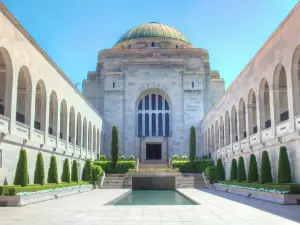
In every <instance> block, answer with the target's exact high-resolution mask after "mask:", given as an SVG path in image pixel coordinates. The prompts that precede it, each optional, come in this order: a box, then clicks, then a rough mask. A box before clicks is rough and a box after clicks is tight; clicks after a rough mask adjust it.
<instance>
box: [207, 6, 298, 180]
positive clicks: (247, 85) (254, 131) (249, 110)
mask: <svg viewBox="0 0 300 225" xmlns="http://www.w3.org/2000/svg"><path fill="white" fill-rule="evenodd" d="M201 133H202V136H203V137H204V146H203V147H204V152H206V153H211V154H212V155H213V157H214V158H215V159H216V158H222V160H223V163H224V166H225V169H226V177H227V178H228V179H229V175H230V166H231V161H232V159H233V158H236V159H238V158H239V157H241V156H242V157H243V158H244V161H245V165H246V168H248V164H249V157H250V155H251V154H255V155H256V158H257V160H258V166H259V167H260V163H261V153H262V151H268V153H269V157H270V161H271V166H272V173H273V179H274V180H275V181H276V179H277V170H278V168H277V167H278V157H279V148H280V146H286V147H287V150H288V155H289V159H290V163H291V168H292V178H293V181H294V182H298V183H299V182H300V164H299V163H298V162H299V161H300V151H299V150H300V3H298V4H297V5H296V6H295V7H294V9H293V10H292V12H291V13H290V14H289V15H288V16H287V18H286V19H285V20H284V21H283V22H282V23H281V24H280V26H279V27H278V28H277V29H276V31H275V32H274V33H273V34H272V35H271V37H270V38H269V39H268V40H267V42H266V43H265V44H264V45H263V47H262V48H261V49H260V50H259V51H258V53H257V54H256V55H255V56H254V58H253V59H252V60H251V61H250V62H249V63H248V65H247V66H246V67H245V68H244V69H243V71H242V72H241V73H240V74H239V76H238V77H237V78H236V80H235V81H234V82H233V83H232V84H231V85H230V87H229V88H228V89H227V90H226V92H225V93H224V95H223V96H222V97H221V98H220V99H219V101H218V102H217V103H216V105H215V106H214V107H213V108H212V109H211V110H210V111H209V112H208V113H207V114H206V115H205V117H204V118H203V120H202V121H201ZM259 169H260V168H259Z"/></svg>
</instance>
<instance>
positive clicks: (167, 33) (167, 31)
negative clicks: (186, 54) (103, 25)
mask: <svg viewBox="0 0 300 225" xmlns="http://www.w3.org/2000/svg"><path fill="white" fill-rule="evenodd" d="M153 37H154V38H155V37H158V38H171V39H175V40H179V41H184V42H186V43H188V44H190V42H189V40H188V39H187V38H186V37H185V36H184V35H183V34H181V33H180V32H179V31H178V30H176V29H175V28H173V27H170V26H168V25H165V24H161V23H156V22H150V23H145V24H142V25H139V26H137V27H134V28H132V29H130V30H128V31H127V32H126V33H125V34H124V35H123V36H122V37H121V38H120V39H119V41H118V42H117V44H118V43H120V42H122V41H128V40H132V39H136V38H153Z"/></svg>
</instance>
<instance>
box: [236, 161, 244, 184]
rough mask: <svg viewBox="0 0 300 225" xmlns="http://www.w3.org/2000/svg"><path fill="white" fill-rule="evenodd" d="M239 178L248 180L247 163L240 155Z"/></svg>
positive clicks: (239, 179)
mask: <svg viewBox="0 0 300 225" xmlns="http://www.w3.org/2000/svg"><path fill="white" fill-rule="evenodd" d="M237 179H238V181H239V182H241V181H245V180H246V170H245V163H244V158H243V157H242V156H240V158H239V163H238V172H237Z"/></svg>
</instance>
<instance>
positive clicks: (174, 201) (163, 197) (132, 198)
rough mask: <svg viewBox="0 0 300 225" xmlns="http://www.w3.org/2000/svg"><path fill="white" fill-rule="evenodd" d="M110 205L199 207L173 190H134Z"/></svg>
mask: <svg viewBox="0 0 300 225" xmlns="http://www.w3.org/2000/svg"><path fill="white" fill-rule="evenodd" d="M111 205H199V204H198V203H196V202H194V201H191V200H189V199H188V198H186V197H184V196H183V195H181V194H179V193H178V192H177V191H175V190H158V191H156V190H153V191H152V190H138V191H136V190H134V191H132V192H130V193H129V194H127V195H125V196H124V197H122V198H121V199H117V200H116V201H113V202H112V203H111Z"/></svg>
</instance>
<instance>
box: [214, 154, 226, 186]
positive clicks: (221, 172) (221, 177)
mask: <svg viewBox="0 0 300 225" xmlns="http://www.w3.org/2000/svg"><path fill="white" fill-rule="evenodd" d="M216 174H217V180H218V181H219V180H225V170H224V167H223V163H222V159H220V158H219V159H218V160H217V171H216Z"/></svg>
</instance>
